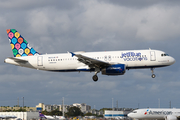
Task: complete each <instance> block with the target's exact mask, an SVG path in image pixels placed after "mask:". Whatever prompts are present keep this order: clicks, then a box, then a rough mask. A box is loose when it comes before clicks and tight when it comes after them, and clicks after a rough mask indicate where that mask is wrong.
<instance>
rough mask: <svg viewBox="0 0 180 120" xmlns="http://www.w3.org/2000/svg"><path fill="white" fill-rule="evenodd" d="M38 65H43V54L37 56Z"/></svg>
mask: <svg viewBox="0 0 180 120" xmlns="http://www.w3.org/2000/svg"><path fill="white" fill-rule="evenodd" d="M37 65H38V66H43V56H38V57H37Z"/></svg>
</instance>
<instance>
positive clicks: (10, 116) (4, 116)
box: [0, 115, 17, 119]
mask: <svg viewBox="0 0 180 120" xmlns="http://www.w3.org/2000/svg"><path fill="white" fill-rule="evenodd" d="M0 118H1V119H15V118H17V117H16V116H14V115H0Z"/></svg>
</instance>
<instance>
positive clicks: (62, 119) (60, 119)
mask: <svg viewBox="0 0 180 120" xmlns="http://www.w3.org/2000/svg"><path fill="white" fill-rule="evenodd" d="M54 117H55V118H57V119H59V120H64V119H66V118H65V117H64V116H54Z"/></svg>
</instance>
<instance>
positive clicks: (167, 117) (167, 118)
mask: <svg viewBox="0 0 180 120" xmlns="http://www.w3.org/2000/svg"><path fill="white" fill-rule="evenodd" d="M165 120H178V119H177V117H176V116H173V115H168V116H166V118H165Z"/></svg>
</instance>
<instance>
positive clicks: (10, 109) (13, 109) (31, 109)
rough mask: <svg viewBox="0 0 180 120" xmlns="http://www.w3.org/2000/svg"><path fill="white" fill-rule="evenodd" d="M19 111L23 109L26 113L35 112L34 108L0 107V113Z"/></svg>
mask: <svg viewBox="0 0 180 120" xmlns="http://www.w3.org/2000/svg"><path fill="white" fill-rule="evenodd" d="M19 109H25V110H26V111H31V112H36V111H37V110H36V107H26V106H25V107H24V108H23V107H9V106H1V107H0V112H4V111H16V110H19Z"/></svg>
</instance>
